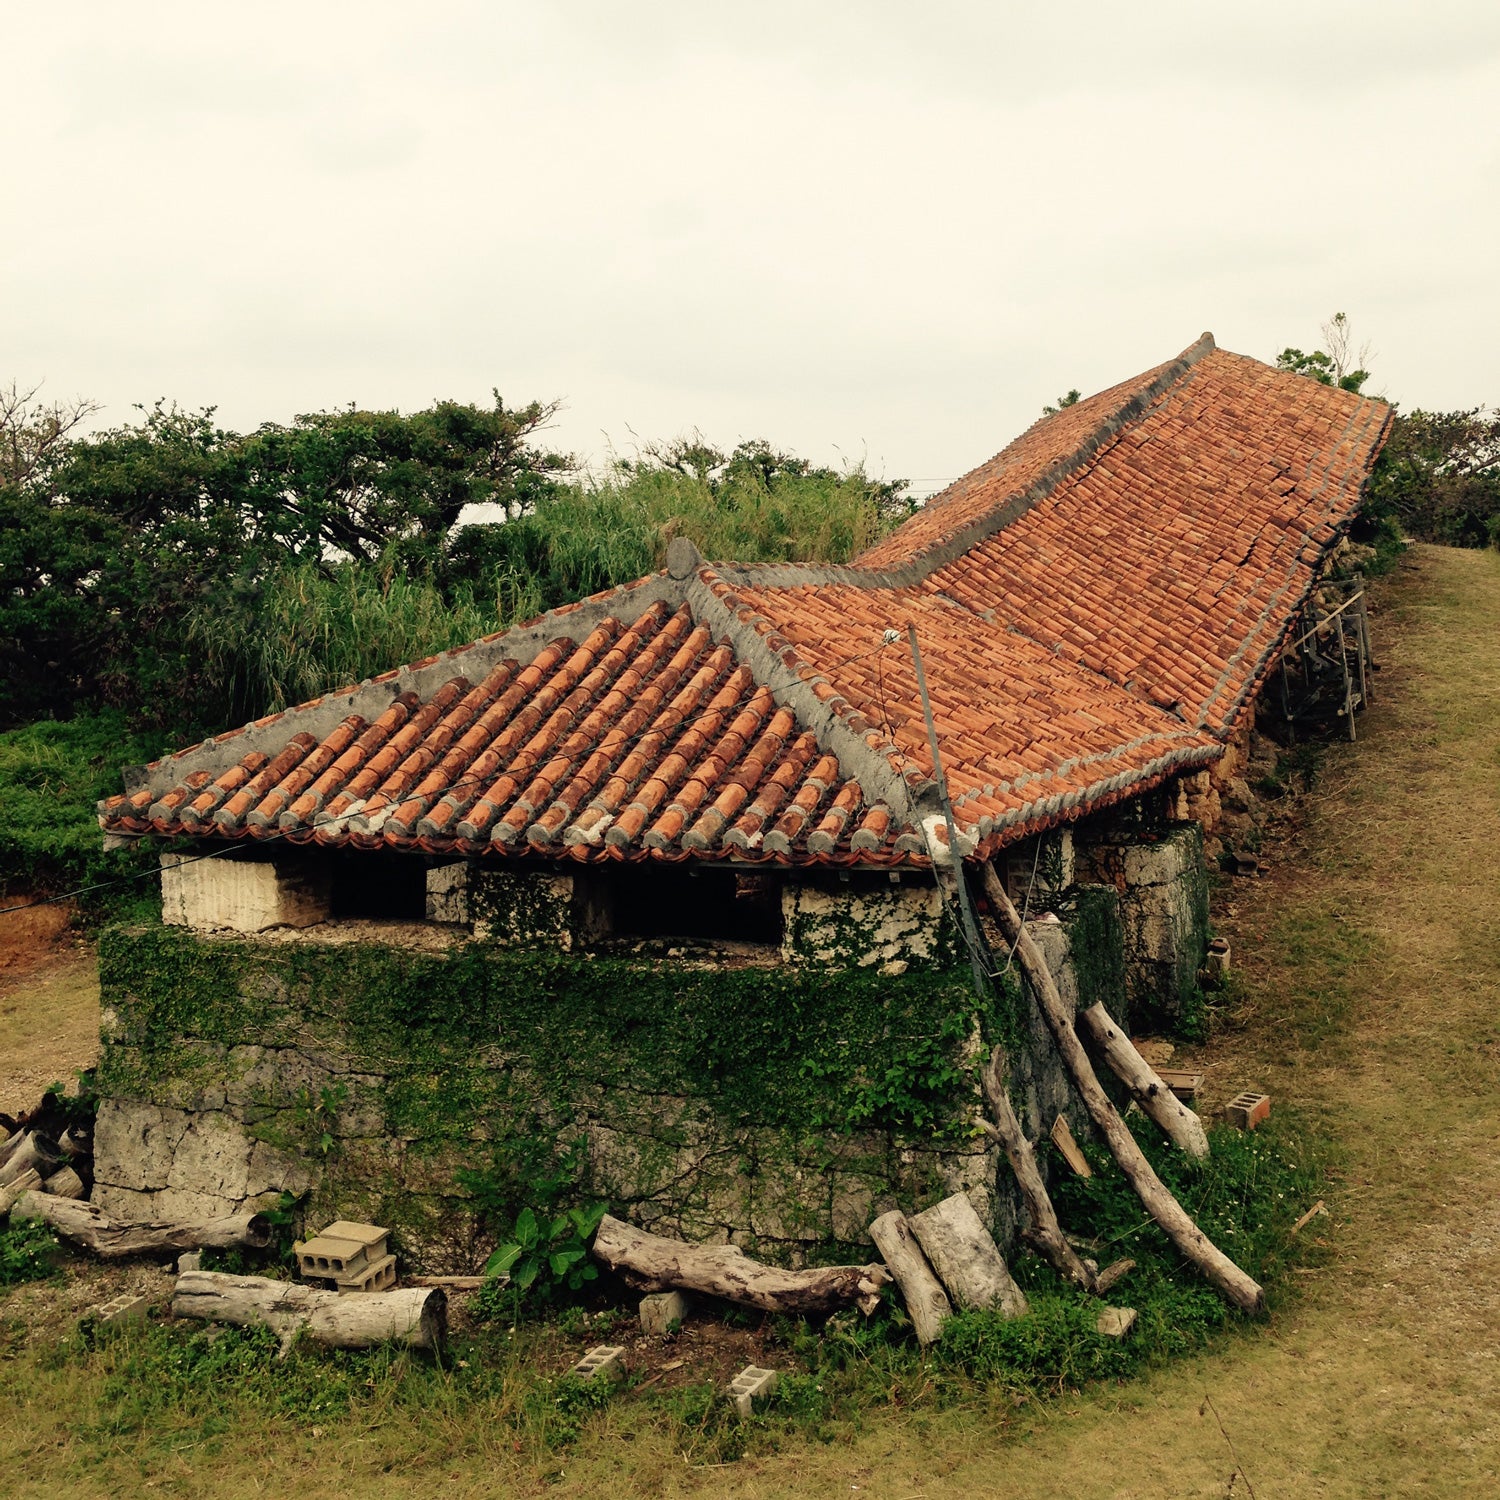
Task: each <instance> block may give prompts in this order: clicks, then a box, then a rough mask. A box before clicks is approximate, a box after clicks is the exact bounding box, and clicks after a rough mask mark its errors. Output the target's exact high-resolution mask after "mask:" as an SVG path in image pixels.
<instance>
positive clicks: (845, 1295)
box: [593, 1214, 890, 1316]
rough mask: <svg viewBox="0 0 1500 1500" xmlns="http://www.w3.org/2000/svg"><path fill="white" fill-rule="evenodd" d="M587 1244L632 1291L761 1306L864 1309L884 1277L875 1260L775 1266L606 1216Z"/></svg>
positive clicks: (733, 1248)
mask: <svg viewBox="0 0 1500 1500" xmlns="http://www.w3.org/2000/svg"><path fill="white" fill-rule="evenodd" d="M593 1248H594V1259H595V1260H597V1261H599V1262H600V1263H601V1264H602V1265H605V1266H607V1267H608V1268H609V1269H610V1270H611V1271H614V1272H616V1273H617V1274H618V1275H619V1276H620V1277H621V1279H622V1280H624V1281H625V1282H626V1283H627V1284H628V1285H629V1286H631V1287H634V1288H635V1290H636V1291H638V1292H676V1291H682V1292H699V1293H701V1294H702V1295H704V1296H707V1297H721V1298H722V1299H723V1300H724V1301H726V1302H735V1303H738V1304H739V1305H740V1306H741V1307H754V1308H759V1309H760V1310H761V1311H762V1312H779V1313H790V1314H796V1313H806V1314H809V1315H812V1316H821V1315H823V1314H825V1313H832V1312H837V1311H839V1309H840V1308H845V1307H858V1308H859V1309H860V1311H861V1312H864V1313H871V1312H874V1310H875V1306H876V1304H877V1303H878V1302H879V1300H880V1288H881V1287H882V1286H883V1285H884V1284H885V1283H886V1281H888V1280H889V1279H890V1278H889V1277H888V1276H887V1274H886V1270H885V1267H884V1266H878V1265H872V1266H819V1267H817V1268H815V1269H812V1270H807V1271H783V1270H781V1269H779V1268H778V1267H776V1266H766V1265H762V1264H761V1263H760V1262H759V1261H756V1260H751V1259H750V1257H749V1256H748V1255H746V1254H745V1252H744V1251H743V1250H741V1249H740V1248H739V1247H738V1246H737V1245H686V1244H683V1242H682V1241H681V1240H669V1239H666V1238H664V1237H663V1236H662V1235H659V1234H647V1233H646V1232H645V1230H643V1229H637V1228H635V1226H634V1225H632V1224H626V1223H623V1222H622V1221H621V1220H619V1219H616V1218H614V1217H613V1216H612V1215H610V1214H605V1216H604V1217H603V1218H602V1219H601V1220H600V1221H599V1231H598V1233H597V1234H596V1235H595V1236H594V1247H593Z"/></svg>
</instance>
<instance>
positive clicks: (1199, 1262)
mask: <svg viewBox="0 0 1500 1500" xmlns="http://www.w3.org/2000/svg"><path fill="white" fill-rule="evenodd" d="M983 879H984V891H985V895H986V896H988V897H989V900H990V906H991V908H992V909H993V911H994V914H995V918H996V920H997V921H998V922H999V923H1000V930H1001V932H1002V933H1004V935H1005V937H1006V938H1007V939H1008V940H1009V941H1011V942H1012V943H1014V944H1015V953H1016V959H1017V961H1018V962H1019V963H1020V965H1021V971H1022V973H1023V974H1024V975H1025V976H1026V979H1027V982H1028V983H1029V985H1030V987H1031V991H1032V993H1033V994H1034V995H1035V996H1036V1000H1037V1004H1038V1005H1039V1006H1040V1007H1041V1011H1042V1016H1043V1019H1044V1020H1045V1021H1046V1022H1047V1026H1048V1029H1049V1030H1050V1031H1051V1032H1052V1036H1053V1039H1054V1040H1055V1041H1056V1043H1057V1050H1058V1052H1059V1053H1060V1054H1061V1055H1062V1059H1063V1061H1064V1063H1066V1064H1067V1068H1068V1071H1069V1073H1071V1074H1072V1075H1073V1083H1074V1085H1075V1086H1076V1088H1077V1089H1078V1093H1079V1096H1080V1098H1082V1100H1083V1102H1084V1105H1085V1107H1086V1108H1087V1109H1088V1112H1089V1114H1090V1115H1091V1116H1092V1117H1093V1120H1094V1123H1095V1125H1097V1126H1098V1127H1099V1133H1100V1134H1101V1135H1102V1136H1103V1137H1104V1139H1105V1142H1106V1144H1107V1145H1108V1146H1109V1149H1110V1153H1111V1154H1112V1155H1113V1156H1114V1159H1115V1160H1116V1161H1117V1162H1118V1163H1119V1165H1120V1170H1121V1171H1122V1172H1123V1173H1124V1174H1125V1177H1126V1180H1127V1181H1128V1182H1129V1183H1130V1185H1131V1187H1133V1188H1134V1189H1135V1191H1136V1195H1137V1196H1138V1197H1139V1198H1140V1200H1141V1202H1142V1204H1143V1205H1144V1206H1145V1208H1146V1211H1147V1212H1148V1213H1149V1214H1150V1215H1151V1217H1152V1218H1153V1219H1154V1220H1155V1221H1156V1222H1157V1224H1158V1225H1159V1226H1160V1227H1161V1228H1162V1230H1163V1231H1164V1232H1165V1233H1166V1235H1167V1237H1168V1238H1169V1239H1170V1240H1171V1241H1172V1243H1173V1244H1174V1245H1176V1246H1177V1248H1178V1250H1179V1251H1181V1252H1182V1254H1183V1255H1184V1256H1185V1257H1186V1258H1187V1259H1188V1260H1190V1261H1191V1262H1192V1263H1193V1264H1194V1265H1195V1266H1197V1267H1198V1269H1199V1270H1200V1271H1201V1272H1202V1273H1203V1275H1204V1276H1205V1277H1207V1279H1208V1280H1209V1281H1210V1282H1212V1283H1213V1285H1214V1286H1216V1287H1217V1288H1218V1289H1219V1291H1220V1292H1221V1293H1223V1295H1224V1296H1225V1297H1226V1298H1227V1299H1228V1300H1229V1301H1230V1302H1232V1303H1233V1304H1234V1305H1235V1306H1236V1307H1238V1308H1241V1309H1243V1310H1244V1311H1245V1312H1250V1313H1258V1312H1262V1311H1263V1310H1264V1309H1265V1305H1266V1299H1265V1293H1264V1292H1263V1291H1262V1290H1261V1288H1260V1285H1259V1283H1258V1282H1256V1281H1255V1279H1254V1278H1253V1277H1251V1276H1247V1275H1246V1274H1245V1273H1244V1271H1242V1270H1241V1269H1240V1268H1239V1267H1238V1266H1237V1265H1235V1263H1234V1262H1233V1261H1232V1260H1230V1258H1229V1257H1228V1256H1227V1255H1225V1254H1224V1252H1223V1251H1222V1250H1220V1249H1219V1248H1218V1246H1217V1245H1215V1244H1214V1243H1213V1241H1212V1240H1210V1239H1209V1237H1208V1236H1207V1235H1206V1234H1204V1233H1203V1231H1202V1230H1201V1229H1199V1228H1198V1226H1197V1225H1196V1224H1195V1223H1194V1222H1193V1221H1192V1219H1191V1218H1190V1217H1189V1216H1188V1214H1187V1212H1186V1211H1185V1210H1184V1209H1183V1207H1182V1205H1181V1204H1180V1203H1179V1202H1178V1201H1177V1199H1176V1198H1174V1197H1173V1196H1172V1194H1171V1192H1170V1190H1169V1189H1168V1188H1167V1186H1166V1184H1165V1183H1163V1182H1162V1180H1161V1178H1159V1177H1158V1176H1157V1175H1156V1172H1155V1170H1154V1168H1153V1167H1152V1166H1151V1163H1150V1162H1148V1161H1147V1160H1146V1158H1145V1156H1144V1155H1143V1154H1142V1152H1141V1148H1140V1147H1139V1146H1138V1145H1137V1144H1136V1141H1135V1137H1134V1136H1133V1135H1131V1133H1130V1131H1129V1129H1128V1128H1127V1127H1126V1125H1125V1122H1124V1121H1123V1120H1122V1119H1121V1118H1120V1116H1119V1114H1118V1112H1117V1111H1116V1109H1115V1107H1114V1105H1113V1104H1111V1103H1110V1101H1109V1095H1108V1094H1106V1093H1105V1092H1104V1089H1103V1087H1102V1086H1101V1085H1100V1083H1099V1079H1098V1077H1097V1075H1096V1074H1095V1072H1094V1067H1093V1064H1092V1063H1090V1062H1089V1059H1088V1054H1087V1053H1086V1052H1085V1051H1084V1050H1083V1043H1082V1042H1080V1041H1079V1040H1078V1033H1077V1032H1076V1031H1074V1029H1073V1018H1072V1016H1071V1015H1070V1014H1069V1013H1068V1008H1067V1006H1066V1005H1064V1003H1063V999H1062V996H1061V995H1059V994H1058V992H1057V985H1056V984H1055V983H1054V982H1053V979H1052V973H1051V971H1050V970H1049V969H1048V967H1047V960H1046V959H1045V958H1044V957H1043V956H1042V952H1041V949H1039V948H1038V947H1037V945H1036V943H1035V942H1034V941H1033V940H1032V938H1031V935H1030V934H1029V933H1028V932H1027V931H1026V928H1025V925H1024V924H1023V923H1022V921H1021V918H1020V914H1019V913H1018V912H1017V911H1016V909H1015V907H1014V906H1013V905H1012V904H1011V900H1010V897H1009V896H1007V895H1006V893H1005V887H1004V885H1003V884H1001V881H1000V877H999V876H998V875H997V874H996V873H995V869H994V866H993V865H991V864H989V863H988V862H986V863H985V864H984V866H983Z"/></svg>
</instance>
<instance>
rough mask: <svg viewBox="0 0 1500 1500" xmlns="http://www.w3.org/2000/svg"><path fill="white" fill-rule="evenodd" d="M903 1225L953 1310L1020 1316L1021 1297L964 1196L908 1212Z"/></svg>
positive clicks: (1023, 1306) (956, 1195)
mask: <svg viewBox="0 0 1500 1500" xmlns="http://www.w3.org/2000/svg"><path fill="white" fill-rule="evenodd" d="M907 1223H908V1224H910V1226H911V1232H912V1233H913V1234H914V1235H916V1237H917V1243H918V1244H919V1245H920V1246H921V1247H922V1249H923V1251H924V1252H925V1253H926V1256H927V1259H928V1261H929V1262H930V1263H931V1265H932V1268H933V1270H935V1271H936V1272H937V1274H938V1277H939V1279H940V1280H941V1281H942V1283H943V1285H944V1286H945V1287H946V1288H947V1289H948V1295H949V1297H950V1298H951V1299H952V1300H953V1302H954V1303H955V1304H956V1305H957V1306H958V1307H961V1308H964V1309H966V1310H979V1309H985V1308H991V1307H993V1308H998V1309H999V1311H1000V1313H1001V1315H1002V1316H1003V1317H1007V1318H1019V1317H1022V1316H1024V1315H1025V1313H1026V1310H1027V1308H1026V1294H1025V1293H1024V1292H1023V1291H1022V1290H1021V1288H1020V1287H1018V1286H1017V1285H1016V1283H1015V1281H1014V1280H1013V1279H1012V1277H1011V1274H1010V1268H1009V1267H1008V1266H1007V1265H1006V1264H1005V1257H1004V1256H1003V1255H1001V1254H1000V1249H999V1246H997V1245H996V1244H995V1241H994V1238H993V1237H992V1236H991V1234H990V1232H989V1230H988V1229H986V1228H985V1227H984V1225H983V1223H982V1222H981V1221H980V1218H979V1215H978V1214H977V1213H976V1212H975V1211H974V1205H973V1204H972V1203H971V1202H970V1201H969V1196H968V1194H967V1193H954V1194H953V1196H952V1197H951V1198H944V1199H943V1201H942V1202H941V1203H934V1204H933V1205H932V1207H931V1208H927V1209H923V1210H922V1212H921V1213H919V1214H913V1215H912V1217H911V1218H910V1219H909V1220H907ZM877 1243H878V1241H877ZM887 1263H889V1261H888V1262H887Z"/></svg>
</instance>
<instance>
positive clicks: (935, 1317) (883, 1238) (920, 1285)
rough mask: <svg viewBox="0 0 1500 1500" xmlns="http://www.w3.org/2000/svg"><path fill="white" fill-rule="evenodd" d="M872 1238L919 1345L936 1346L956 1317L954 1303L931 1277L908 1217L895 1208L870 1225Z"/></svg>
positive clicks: (933, 1277) (940, 1284)
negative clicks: (888, 1268)
mask: <svg viewBox="0 0 1500 1500" xmlns="http://www.w3.org/2000/svg"><path fill="white" fill-rule="evenodd" d="M870 1238H871V1239H872V1240H874V1241H875V1248H876V1249H877V1250H879V1251H880V1253H881V1255H882V1256H883V1257H884V1258H885V1263H886V1265H887V1266H889V1267H890V1271H891V1275H892V1276H894V1277H895V1278H896V1285H897V1286H898V1287H900V1288H901V1296H902V1298H903V1299H904V1300H905V1302H906V1311H907V1313H908V1314H909V1315H910V1317H911V1326H912V1327H913V1329H915V1330H916V1335H917V1342H918V1343H919V1344H935V1343H936V1342H937V1341H938V1339H939V1338H941V1337H942V1333H943V1324H944V1323H946V1322H947V1321H948V1319H949V1318H951V1317H952V1316H953V1307H952V1304H951V1303H950V1302H949V1301H948V1294H947V1293H946V1292H945V1291H944V1290H943V1286H942V1283H941V1282H940V1281H939V1280H938V1279H937V1277H936V1276H934V1275H933V1274H932V1267H931V1266H929V1265H928V1264H927V1257H926V1256H925V1255H924V1254H923V1253H922V1247H921V1245H920V1244H918V1242H917V1239H916V1236H915V1235H913V1234H912V1232H911V1225H910V1224H909V1223H908V1222H907V1219H906V1215H905V1214H903V1213H902V1212H901V1210H900V1209H899V1208H893V1209H892V1210H891V1211H890V1213H888V1214H881V1216H880V1217H879V1218H878V1219H876V1220H875V1222H874V1223H873V1224H871V1225H870Z"/></svg>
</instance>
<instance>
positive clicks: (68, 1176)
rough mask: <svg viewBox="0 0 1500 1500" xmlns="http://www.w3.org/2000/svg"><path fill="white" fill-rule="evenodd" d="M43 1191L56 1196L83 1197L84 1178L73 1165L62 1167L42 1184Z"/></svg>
mask: <svg viewBox="0 0 1500 1500" xmlns="http://www.w3.org/2000/svg"><path fill="white" fill-rule="evenodd" d="M42 1191H43V1192H44V1193H50V1194H51V1195H52V1196H53V1197H54V1198H81V1197H83V1194H84V1187H83V1178H81V1177H80V1176H79V1175H78V1173H77V1172H75V1171H74V1170H73V1169H72V1167H61V1168H59V1169H58V1170H57V1171H56V1172H54V1173H53V1174H52V1175H51V1176H50V1177H49V1178H48V1179H47V1180H46V1181H45V1182H44V1183H43V1184H42Z"/></svg>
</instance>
